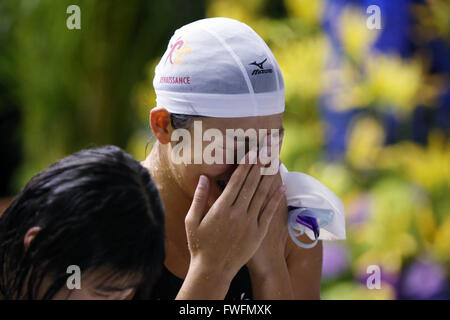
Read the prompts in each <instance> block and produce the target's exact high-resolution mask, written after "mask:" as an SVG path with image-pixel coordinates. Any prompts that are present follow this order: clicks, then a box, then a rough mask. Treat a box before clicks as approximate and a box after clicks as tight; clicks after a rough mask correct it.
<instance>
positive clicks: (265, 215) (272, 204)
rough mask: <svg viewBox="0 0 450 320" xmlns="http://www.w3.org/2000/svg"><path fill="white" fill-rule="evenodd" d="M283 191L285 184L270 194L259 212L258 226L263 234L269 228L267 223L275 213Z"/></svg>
mask: <svg viewBox="0 0 450 320" xmlns="http://www.w3.org/2000/svg"><path fill="white" fill-rule="evenodd" d="M285 191H286V186H285V185H282V186H280V187H279V188H278V189H277V190H276V191H275V192H274V194H273V195H272V196H271V198H270V200H269V202H268V203H267V205H266V206H265V208H264V210H263V212H262V213H261V216H260V218H259V226H260V228H262V230H263V232H264V234H265V233H266V232H267V230H268V228H269V224H270V222H271V221H272V218H273V216H274V214H275V213H276V211H277V209H278V206H279V205H280V202H281V200H282V199H283V197H284V193H285Z"/></svg>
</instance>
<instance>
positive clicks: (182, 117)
mask: <svg viewBox="0 0 450 320" xmlns="http://www.w3.org/2000/svg"><path fill="white" fill-rule="evenodd" d="M200 118H206V117H204V116H193V115H187V114H180V113H171V114H170V123H171V124H172V128H174V129H188V128H189V127H190V126H191V125H192V123H193V122H194V121H195V120H196V119H200Z"/></svg>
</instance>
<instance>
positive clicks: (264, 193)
mask: <svg viewBox="0 0 450 320" xmlns="http://www.w3.org/2000/svg"><path fill="white" fill-rule="evenodd" d="M153 86H154V88H155V92H156V97H157V99H156V101H157V106H156V107H155V108H153V109H152V110H151V114H150V125H151V128H152V131H153V134H154V136H155V137H156V139H157V141H156V142H155V144H154V146H153V148H152V151H151V153H150V155H149V156H148V157H147V159H146V160H145V161H144V162H143V163H142V164H143V165H144V166H145V167H146V168H147V169H148V170H149V172H150V173H151V174H152V177H153V178H154V180H155V183H156V185H157V187H158V190H159V193H160V196H161V199H162V201H163V203H164V206H165V218H166V234H167V237H166V242H165V244H166V258H165V261H164V268H163V271H162V273H161V275H160V277H159V278H158V280H157V282H156V284H155V287H154V288H153V290H152V294H151V297H152V298H155V299H173V298H177V299H223V298H226V299H234V300H241V299H252V298H253V299H318V298H320V278H321V268H322V244H321V241H318V243H317V245H316V246H315V247H314V248H312V249H304V248H302V247H299V246H297V245H296V244H295V243H294V242H293V241H292V240H291V239H290V238H289V236H288V228H287V218H288V205H287V202H286V197H285V196H284V192H285V191H286V190H285V189H286V187H284V186H283V184H282V178H281V176H280V172H279V171H278V172H276V173H275V174H272V175H261V174H260V169H261V164H259V163H254V164H250V163H249V164H239V165H238V161H239V159H237V157H236V158H235V162H234V163H228V162H227V163H211V162H209V163H208V162H205V161H204V159H203V161H199V162H196V161H195V159H194V158H196V157H198V156H200V157H202V154H204V152H205V150H206V148H207V146H206V145H207V144H208V143H207V142H205V141H204V140H202V141H201V142H202V144H201V145H200V146H199V147H198V146H192V148H191V149H192V150H191V151H192V152H191V153H190V155H191V156H187V157H184V154H183V157H184V159H185V160H187V161H182V163H179V162H176V161H173V158H172V155H173V154H174V153H176V152H175V150H177V148H178V146H179V145H180V144H181V142H177V141H176V139H175V140H174V139H173V137H174V136H177V133H180V132H183V131H182V130H184V132H185V133H188V134H189V135H190V136H192V137H194V139H195V135H196V134H198V133H196V131H197V129H196V126H195V122H196V121H199V122H200V123H201V127H202V130H203V132H205V131H206V130H208V129H212V130H215V132H216V133H217V132H219V133H221V134H222V135H223V136H224V137H226V136H227V134H228V130H229V129H242V130H243V131H247V130H249V129H250V130H256V132H258V131H259V130H278V131H279V133H280V135H279V137H277V138H276V140H278V139H279V141H277V142H278V143H279V145H281V143H282V140H283V123H282V117H283V112H284V83H283V77H282V73H281V70H280V69H279V67H278V64H277V62H276V60H275V57H274V56H273V54H272V53H271V51H270V49H269V48H268V47H267V45H266V44H265V43H264V41H263V40H262V39H261V38H260V37H259V36H258V35H257V34H256V33H255V32H254V31H253V30H252V29H251V28H250V27H248V26H247V25H245V24H243V23H241V22H239V21H236V20H232V19H227V18H210V19H203V20H199V21H195V22H193V23H191V24H188V25H186V26H184V27H182V28H180V29H178V30H177V31H176V32H175V34H174V35H173V37H172V39H171V40H170V42H169V45H168V47H167V51H166V53H165V54H164V55H163V57H162V58H161V60H160V62H159V64H158V66H157V67H156V70H155V78H154V81H153ZM197 128H198V127H197ZM180 130H181V131H180ZM174 133H175V134H174ZM200 135H201V137H204V136H203V135H202V133H200ZM234 138H235V139H237V140H239V139H241V138H245V137H243V136H242V135H241V136H239V135H237V136H234ZM194 139H193V140H194ZM178 141H179V140H178ZM209 141H211V137H210V139H209ZM183 143H185V141H184V140H183ZM242 145H244V147H245V148H247V147H248V141H247V140H245V139H244V140H243V143H241V146H242ZM223 146H225V144H223ZM233 146H234V149H239V147H237V144H236V145H234V143H233ZM188 149H189V148H188ZM229 149H230V148H228V146H227V147H224V148H223V153H224V154H225V152H226V151H230V150H229ZM231 149H233V147H231ZM189 150H190V149H189ZM246 150H247V149H246ZM216 151H217V150H216ZM234 151H236V150H234ZM257 152H258V154H259V153H260V152H261V145H258V146H257ZM183 153H184V151H183ZM278 155H279V151H277V152H276V156H277V158H276V159H275V160H274V161H279V159H278ZM247 157H249V154H247ZM252 157H253V158H255V157H256V156H255V154H252ZM219 158H220V157H219ZM247 159H248V158H247ZM244 162H245V161H244ZM300 191H301V190H300ZM191 206H192V207H191ZM193 208H197V209H199V210H200V211H201V212H200V211H197V210H193ZM190 209H191V210H190ZM271 211H273V212H271ZM269 221H270V222H269ZM266 228H267V230H266ZM302 237H303V238H304V239H303V240H306V241H310V240H309V239H308V238H307V237H306V236H302ZM141 298H142V295H141V294H140V290H138V291H137V293H136V295H135V299H141Z"/></svg>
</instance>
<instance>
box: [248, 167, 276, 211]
mask: <svg viewBox="0 0 450 320" xmlns="http://www.w3.org/2000/svg"><path fill="white" fill-rule="evenodd" d="M274 182H275V175H266V176H263V177H262V179H261V182H260V183H259V186H258V189H257V190H256V192H255V194H254V195H253V198H252V201H251V203H250V207H249V209H248V213H249V214H250V215H252V216H253V215H255V216H256V217H258V216H259V213H260V212H261V211H262V209H263V205H264V204H265V203H266V201H268V195H269V194H270V191H271V190H272V189H273V184H274ZM276 188H278V186H277V187H276Z"/></svg>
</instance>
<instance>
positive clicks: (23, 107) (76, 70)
mask: <svg viewBox="0 0 450 320" xmlns="http://www.w3.org/2000/svg"><path fill="white" fill-rule="evenodd" d="M71 4H77V5H79V6H80V8H82V9H81V30H69V29H68V28H67V27H66V19H67V18H68V17H69V14H67V13H66V9H67V7H68V6H69V5H71ZM204 10H205V9H204V3H203V2H202V1H196V2H195V4H187V3H186V2H185V1H182V0H169V1H158V2H156V1H144V0H142V1H141V0H132V1H127V2H126V3H125V2H123V1H89V0H82V1H70V0H62V1H54V0H42V1H30V0H23V1H21V0H19V1H18V0H4V1H1V3H0V21H1V22H2V24H1V28H2V31H3V32H2V33H3V34H5V37H7V43H6V45H4V46H2V53H1V55H0V78H3V77H8V79H9V80H10V81H8V83H7V85H8V86H7V88H8V91H9V92H10V95H11V96H12V97H14V99H15V100H17V101H18V105H19V108H20V113H21V118H22V122H21V125H20V128H19V132H20V134H21V135H22V137H21V140H22V152H23V158H24V159H23V160H24V161H23V163H22V164H21V166H20V168H19V169H18V171H17V174H16V175H15V180H14V182H13V186H12V188H13V189H12V190H13V191H16V192H17V190H19V188H21V187H22V186H23V185H24V183H25V182H26V181H27V180H28V179H29V178H30V177H31V176H32V175H34V174H35V173H36V172H38V171H40V170H42V169H43V168H44V167H46V166H48V165H49V164H50V163H52V162H54V161H55V159H58V158H61V157H63V156H65V155H67V154H69V153H72V152H74V151H76V150H79V149H82V148H86V147H89V146H93V145H103V144H107V143H108V144H116V145H119V146H121V147H126V146H127V143H128V140H129V137H130V136H131V135H132V134H133V132H135V130H136V129H137V128H138V126H139V124H140V123H139V116H138V115H139V112H138V111H137V110H136V104H135V103H134V100H133V98H132V97H133V94H134V90H135V87H136V84H137V83H138V82H139V81H140V80H142V79H143V78H144V77H145V74H146V73H145V72H146V65H147V62H148V61H149V60H151V59H152V58H153V57H155V56H159V55H161V54H162V53H163V52H164V50H165V47H166V45H167V44H166V42H167V38H168V37H169V36H170V35H171V34H172V33H173V31H174V30H175V29H176V28H177V27H178V26H180V25H183V24H185V23H187V22H189V21H191V20H196V19H200V18H202V17H203V16H204ZM167 21H170V22H171V23H167ZM1 108H2V109H1V110H0V112H3V111H4V110H5V109H6V108H8V106H7V105H5V104H3V103H2V104H1Z"/></svg>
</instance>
